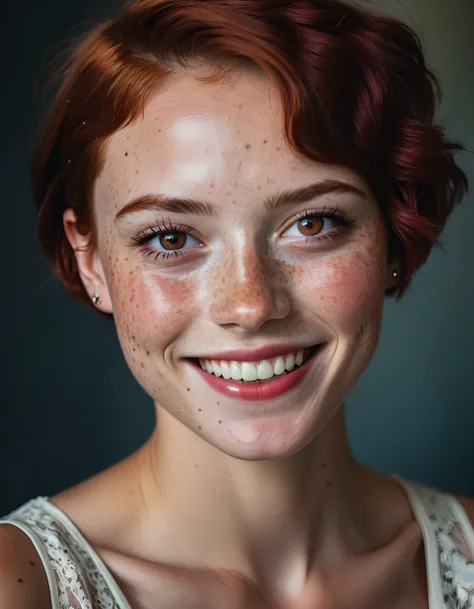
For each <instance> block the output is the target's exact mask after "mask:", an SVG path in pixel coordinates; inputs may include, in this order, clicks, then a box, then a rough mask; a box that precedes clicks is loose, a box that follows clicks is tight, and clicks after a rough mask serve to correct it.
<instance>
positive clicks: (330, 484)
mask: <svg viewBox="0 0 474 609" xmlns="http://www.w3.org/2000/svg"><path fill="white" fill-rule="evenodd" d="M331 486H332V482H331V481H330V480H329V481H328V482H326V488H331Z"/></svg>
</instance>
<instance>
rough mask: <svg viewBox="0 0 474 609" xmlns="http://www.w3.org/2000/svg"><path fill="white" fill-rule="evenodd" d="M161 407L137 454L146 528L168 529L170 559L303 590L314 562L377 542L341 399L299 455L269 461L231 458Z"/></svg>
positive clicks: (159, 533) (157, 534) (325, 562)
mask: <svg viewBox="0 0 474 609" xmlns="http://www.w3.org/2000/svg"><path fill="white" fill-rule="evenodd" d="M158 414H159V422H160V423H159V425H157V426H156V428H155V430H154V432H153V434H152V436H151V438H150V439H149V441H148V442H147V443H146V444H145V446H144V447H143V449H142V450H141V451H140V452H139V453H138V454H137V459H138V462H139V467H138V469H137V470H136V471H137V473H138V475H137V477H136V480H137V483H138V484H139V486H140V494H139V496H140V497H141V498H142V499H141V502H142V505H143V507H144V508H145V510H146V512H147V514H158V515H159V517H158V518H153V526H154V527H156V529H155V531H154V532H150V531H149V532H148V533H147V536H148V537H149V539H150V540H153V539H160V541H161V542H162V541H163V536H164V537H165V539H166V535H167V534H170V535H171V538H170V539H169V542H170V543H169V547H171V548H173V549H172V550H170V551H171V552H172V555H170V556H169V557H167V558H168V559H169V560H170V561H173V560H174V559H177V558H178V557H179V556H182V555H185V556H187V557H189V560H190V562H192V563H194V564H196V565H199V564H200V565H201V566H207V567H212V568H225V569H233V570H237V571H239V572H240V573H243V574H244V575H247V576H249V577H251V578H252V579H255V578H257V579H258V580H259V581H263V582H266V583H267V585H268V586H269V587H271V588H273V589H275V586H276V585H277V584H276V582H284V587H285V590H284V591H283V590H282V592H284V593H288V592H289V591H291V590H294V591H296V590H297V589H301V587H302V586H303V585H304V581H305V580H306V578H307V576H308V573H309V572H310V570H311V568H312V567H313V566H314V565H315V564H317V565H318V566H325V567H327V566H330V564H332V563H335V562H337V561H339V560H341V558H345V557H349V556H353V555H356V554H359V553H361V552H364V551H366V550H368V549H371V548H373V547H375V546H376V545H378V544H379V543H380V538H379V537H377V533H376V532H375V531H373V530H372V531H369V529H370V526H371V525H370V524H369V523H368V514H369V513H370V511H371V510H370V507H369V506H368V503H367V495H366V493H365V492H362V486H363V485H364V484H367V469H366V468H364V467H363V466H361V465H359V464H358V463H357V462H356V461H355V460H354V459H353V457H352V455H351V452H350V450H349V445H348V441H347V435H346V428H345V418H344V408H343V407H342V408H340V409H339V411H338V412H337V414H336V415H335V416H334V417H333V419H332V420H331V421H330V422H329V423H328V424H327V425H326V427H325V428H324V430H323V432H322V433H321V434H320V435H319V436H318V437H317V438H316V439H315V440H313V441H312V442H311V443H309V444H308V445H307V446H306V447H304V448H303V449H301V450H300V451H299V452H298V453H297V454H295V455H292V456H291V457H285V458H282V459H280V460H272V461H243V460H239V459H235V458H233V457H229V456H227V455H225V454H223V453H222V452H221V451H219V450H217V449H215V448H213V447H212V446H210V445H209V444H208V443H206V442H204V441H203V440H201V439H199V438H197V437H196V436H195V435H194V434H193V433H192V432H190V431H189V430H187V429H186V428H185V427H184V426H183V425H182V424H181V423H179V422H178V421H176V420H175V419H174V418H173V417H171V416H170V415H169V414H168V413H166V412H165V411H161V410H160V411H159V413H158ZM163 522H166V523H167V528H166V531H165V530H162V528H160V527H161V525H160V524H159V523H163ZM170 523H171V524H170ZM151 526H152V525H150V527H151ZM167 532H169V533H167ZM150 543H152V542H150ZM282 585H283V584H282Z"/></svg>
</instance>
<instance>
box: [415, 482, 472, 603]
mask: <svg viewBox="0 0 474 609" xmlns="http://www.w3.org/2000/svg"><path fill="white" fill-rule="evenodd" d="M416 489H417V490H416V493H417V495H418V496H419V498H420V499H421V501H422V503H423V505H424V508H425V510H426V512H427V515H428V518H429V519H430V521H431V523H432V525H433V528H434V533H435V536H436V541H437V543H438V551H439V566H440V572H441V585H442V594H443V600H444V603H445V609H474V561H473V560H471V559H470V558H469V556H470V555H471V556H472V552H473V551H474V548H471V549H470V548H469V546H468V544H467V542H466V540H465V538H464V535H463V531H462V527H461V525H460V523H459V522H458V521H457V520H456V519H455V515H454V513H453V512H454V510H453V501H455V500H454V498H452V497H451V496H449V495H447V494H445V493H442V492H441V491H438V490H435V489H430V488H428V487H423V486H419V485H416Z"/></svg>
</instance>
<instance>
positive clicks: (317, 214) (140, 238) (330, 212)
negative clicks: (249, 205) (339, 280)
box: [132, 207, 355, 260]
mask: <svg viewBox="0 0 474 609" xmlns="http://www.w3.org/2000/svg"><path fill="white" fill-rule="evenodd" d="M296 218H297V220H296V222H300V221H301V220H305V219H306V218H327V219H329V220H332V221H334V222H336V223H337V224H338V226H337V228H335V229H332V230H330V231H329V232H327V233H323V234H322V235H321V236H316V235H315V236H314V237H306V242H307V241H312V240H313V239H314V240H315V241H323V240H324V241H326V242H327V241H330V240H333V239H335V238H337V237H338V236H339V233H340V232H341V231H343V230H345V229H347V228H349V227H351V226H352V225H353V224H354V223H355V220H354V219H353V218H350V217H349V216H348V215H347V214H346V213H344V212H343V211H341V210H340V209H339V208H338V207H323V209H320V210H306V211H303V212H301V213H299V214H297V215H296ZM166 222H168V224H166ZM293 224H294V222H293ZM293 224H291V225H290V226H289V227H288V228H291V226H293ZM192 232H193V229H192V228H191V227H190V226H185V225H182V224H172V223H171V220H170V219H168V220H167V221H166V220H165V219H164V218H163V219H162V220H161V222H157V223H156V224H155V226H152V225H151V224H149V225H148V226H147V227H146V228H145V229H143V230H141V231H140V232H139V233H138V235H137V236H136V237H133V238H132V240H133V242H134V243H135V244H136V245H137V246H145V245H146V244H147V243H148V241H150V240H151V239H153V238H155V237H160V236H162V235H166V234H167V233H188V234H190V235H191V236H193V235H192ZM302 237H304V235H302ZM194 238H195V239H196V237H194ZM141 252H142V253H143V255H144V256H145V257H147V258H148V257H150V256H153V255H154V256H155V260H157V259H158V258H159V257H163V258H165V259H166V260H168V259H169V258H171V257H172V256H174V257H175V258H177V257H178V256H183V255H184V253H185V252H183V251H182V250H172V251H171V250H170V251H162V252H161V251H156V250H153V249H150V248H148V247H142V249H141Z"/></svg>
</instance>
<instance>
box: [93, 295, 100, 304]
mask: <svg viewBox="0 0 474 609" xmlns="http://www.w3.org/2000/svg"><path fill="white" fill-rule="evenodd" d="M99 300H100V296H99V294H94V296H92V302H93V303H94V304H95V305H96V306H97V305H98V304H99Z"/></svg>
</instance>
